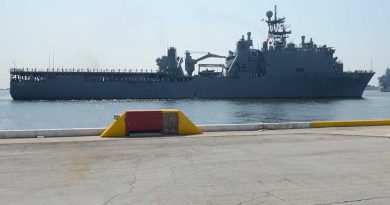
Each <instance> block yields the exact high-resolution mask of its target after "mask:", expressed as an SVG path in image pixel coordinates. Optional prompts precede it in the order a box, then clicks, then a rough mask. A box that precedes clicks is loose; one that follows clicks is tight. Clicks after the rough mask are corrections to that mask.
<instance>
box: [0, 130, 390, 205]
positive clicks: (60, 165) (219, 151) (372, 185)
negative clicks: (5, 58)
mask: <svg viewBox="0 0 390 205" xmlns="http://www.w3.org/2000/svg"><path fill="white" fill-rule="evenodd" d="M389 138H390V126H372V127H344V128H317V129H293V130H273V131H246V132H244V131H243V132H212V133H205V134H202V135H196V136H188V137H155V138H153V137H152V138H131V139H130V138H119V139H116V138H114V139H113V138H108V139H107V138H100V137H98V136H96V137H94V136H91V137H66V138H38V139H37V138H29V139H1V140H0V158H1V160H0V204H50V205H51V204H148V205H149V204H158V205H162V204H232V205H233V204H240V205H247V204H308V205H314V204H324V205H325V204H326V205H330V204H388V203H390V139H389Z"/></svg>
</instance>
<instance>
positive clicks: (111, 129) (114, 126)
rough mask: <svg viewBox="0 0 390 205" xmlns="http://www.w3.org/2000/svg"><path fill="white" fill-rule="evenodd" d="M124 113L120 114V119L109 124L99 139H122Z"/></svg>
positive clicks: (124, 131)
mask: <svg viewBox="0 0 390 205" xmlns="http://www.w3.org/2000/svg"><path fill="white" fill-rule="evenodd" d="M125 118H126V112H122V114H121V115H120V117H119V118H118V119H116V120H114V122H112V123H111V125H110V126H108V127H107V129H105V130H104V132H103V133H102V134H101V135H100V137H123V136H126V125H125Z"/></svg>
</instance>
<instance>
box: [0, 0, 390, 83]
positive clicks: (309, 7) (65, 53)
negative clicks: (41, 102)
mask: <svg viewBox="0 0 390 205" xmlns="http://www.w3.org/2000/svg"><path fill="white" fill-rule="evenodd" d="M274 5H278V14H279V15H280V16H284V17H286V24H287V25H288V26H290V29H291V30H292V34H291V36H290V39H289V41H293V42H295V43H299V42H300V36H301V35H305V36H306V37H307V38H313V40H314V42H315V43H317V44H319V45H324V44H326V45H327V46H331V47H334V48H335V49H336V53H335V55H336V56H337V57H338V58H339V59H340V60H342V61H343V62H344V70H346V71H348V70H355V69H358V70H362V69H367V70H369V69H371V61H372V68H373V70H374V71H375V72H376V75H375V76H374V78H373V80H371V82H370V83H369V84H371V85H377V84H378V81H377V77H379V76H380V75H382V74H383V73H384V71H385V69H386V68H387V67H389V66H390V1H385V0H370V1H369V0H326V1H324V0H323V1H313V0H294V1H292V0H268V1H259V0H240V1H239V0H196V1H192V0H164V1H161V0H142V1H139V0H137V1H133V0H109V1H108V0H0V29H1V32H0V88H8V87H9V69H10V68H11V67H15V66H16V67H22V68H23V67H24V68H26V67H28V68H48V67H49V54H50V53H53V52H54V57H55V67H56V68H104V69H106V68H109V69H124V68H126V69H130V68H131V69H148V70H149V69H156V68H157V66H156V62H155V59H156V58H157V57H159V56H161V55H165V54H166V49H167V47H168V46H174V47H176V48H177V51H178V55H180V56H182V57H184V52H185V50H190V51H202V52H212V53H215V54H220V55H227V53H228V50H234V49H235V43H236V41H237V40H238V39H240V37H241V35H243V34H246V33H247V32H248V31H250V32H252V38H253V39H254V47H257V46H258V45H261V43H262V42H263V41H264V40H265V39H266V36H267V27H266V25H265V23H264V22H262V21H261V19H263V18H265V13H266V11H268V10H273V7H274Z"/></svg>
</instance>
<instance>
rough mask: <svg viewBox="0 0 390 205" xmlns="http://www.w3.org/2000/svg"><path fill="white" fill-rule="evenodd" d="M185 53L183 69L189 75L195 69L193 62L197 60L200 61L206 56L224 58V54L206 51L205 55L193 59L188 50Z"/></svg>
mask: <svg viewBox="0 0 390 205" xmlns="http://www.w3.org/2000/svg"><path fill="white" fill-rule="evenodd" d="M185 54H186V59H185V70H186V71H187V73H188V75H189V76H192V73H193V72H194V70H195V64H197V63H198V62H199V61H202V60H204V59H207V58H226V56H220V55H216V54H212V53H210V52H208V53H207V54H206V55H204V56H202V57H200V58H198V59H193V58H192V56H191V53H190V52H189V51H186V52H185Z"/></svg>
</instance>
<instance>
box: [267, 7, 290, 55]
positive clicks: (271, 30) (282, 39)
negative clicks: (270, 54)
mask: <svg viewBox="0 0 390 205" xmlns="http://www.w3.org/2000/svg"><path fill="white" fill-rule="evenodd" d="M274 14H275V15H274ZM266 16H267V18H268V20H267V21H266V22H267V24H268V38H267V42H268V43H270V44H271V42H272V41H273V44H274V46H275V47H276V48H285V47H286V39H287V38H288V34H291V31H289V30H287V29H286V27H285V25H284V22H285V19H286V18H278V16H277V6H276V5H275V11H274V13H272V11H268V12H267V13H266ZM272 16H273V17H274V18H273V19H272Z"/></svg>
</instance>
